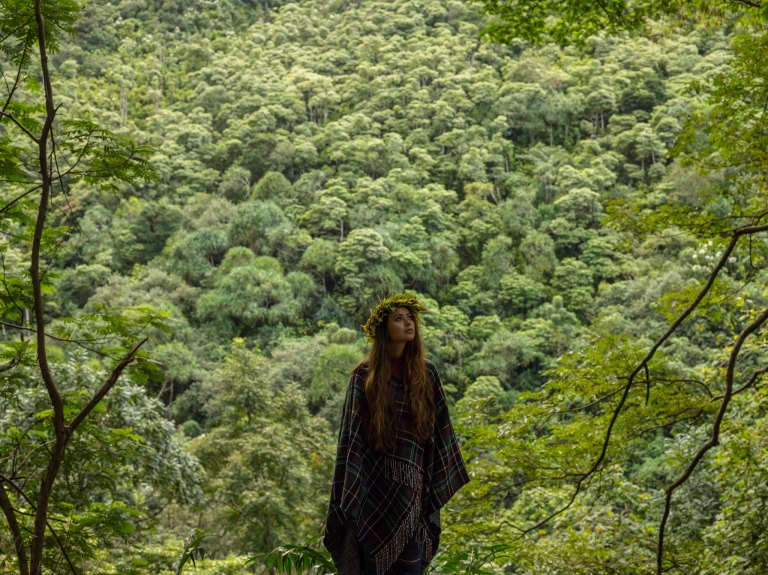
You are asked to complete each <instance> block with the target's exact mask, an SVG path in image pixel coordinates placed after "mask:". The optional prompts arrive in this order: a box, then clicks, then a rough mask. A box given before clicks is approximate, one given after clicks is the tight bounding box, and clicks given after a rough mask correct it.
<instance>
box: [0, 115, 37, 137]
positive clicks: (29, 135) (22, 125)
mask: <svg viewBox="0 0 768 575" xmlns="http://www.w3.org/2000/svg"><path fill="white" fill-rule="evenodd" d="M0 118H8V119H9V120H10V121H11V122H13V123H14V124H16V127H17V128H18V129H19V130H21V131H22V132H24V133H25V134H26V135H27V137H28V138H29V139H30V140H32V141H33V142H34V143H35V144H38V145H39V144H40V139H39V138H38V137H37V136H35V135H34V134H33V133H32V132H30V131H29V129H28V128H27V127H26V126H25V125H24V124H22V123H21V122H19V121H18V120H17V119H16V116H14V115H13V114H9V113H8V112H5V111H0Z"/></svg>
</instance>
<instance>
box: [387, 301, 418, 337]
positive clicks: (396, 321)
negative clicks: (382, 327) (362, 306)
mask: <svg viewBox="0 0 768 575" xmlns="http://www.w3.org/2000/svg"><path fill="white" fill-rule="evenodd" d="M387 335H388V336H389V341H390V342H391V343H406V342H409V341H413V338H414V337H416V318H414V317H413V313H411V310H409V309H408V308H407V307H398V308H396V309H394V310H393V311H392V313H390V314H389V315H388V316H387Z"/></svg>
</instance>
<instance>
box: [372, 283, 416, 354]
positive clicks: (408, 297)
mask: <svg viewBox="0 0 768 575" xmlns="http://www.w3.org/2000/svg"><path fill="white" fill-rule="evenodd" d="M399 307H407V308H408V309H409V310H411V313H412V314H413V318H414V319H415V320H418V319H419V313H421V312H423V311H425V310H426V309H427V308H426V306H424V304H422V303H420V302H419V300H418V299H416V296H415V295H413V294H408V293H401V294H397V295H393V296H392V297H387V298H384V299H382V300H380V301H379V304H378V305H377V306H376V308H375V309H374V310H372V311H371V315H370V316H368V321H367V322H365V325H363V326H362V328H363V331H364V332H365V336H366V339H367V340H368V341H369V342H370V343H372V342H373V340H374V339H375V335H376V328H377V327H378V325H379V324H380V323H381V322H382V321H384V318H385V317H387V315H389V314H390V313H392V311H393V310H396V309H397V308H399Z"/></svg>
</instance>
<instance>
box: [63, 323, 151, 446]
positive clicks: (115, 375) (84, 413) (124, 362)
mask: <svg viewBox="0 0 768 575" xmlns="http://www.w3.org/2000/svg"><path fill="white" fill-rule="evenodd" d="M146 341H147V338H146V337H145V338H144V339H142V340H141V341H140V342H139V343H137V344H136V345H135V346H134V348H133V349H132V350H131V351H129V352H128V353H127V354H125V356H124V357H123V359H121V360H120V363H118V364H117V365H116V366H115V368H114V369H113V370H112V373H110V374H109V377H108V378H107V380H106V381H105V382H104V383H103V384H102V385H101V387H100V388H99V389H98V390H97V391H96V393H95V394H94V395H93V397H92V398H91V400H90V401H89V402H88V403H86V404H85V406H84V407H83V408H82V409H81V410H80V412H79V413H78V414H77V415H75V417H74V418H73V419H72V422H71V423H70V424H69V425H68V426H67V435H68V436H70V435H72V433H73V432H74V431H75V429H77V427H78V426H79V425H80V424H81V423H82V422H83V420H84V419H85V418H86V417H88V414H89V413H91V411H92V410H93V408H94V407H96V405H98V403H99V402H100V401H101V400H102V399H103V398H104V396H105V395H106V394H107V392H108V391H109V390H110V389H112V387H113V386H114V385H115V383H117V380H118V379H119V378H120V376H121V375H122V373H123V370H125V368H126V367H128V365H129V364H130V363H131V362H132V361H133V360H134V359H135V358H136V357H135V356H136V352H138V351H139V348H140V347H141V346H142V345H144V343H145V342H146Z"/></svg>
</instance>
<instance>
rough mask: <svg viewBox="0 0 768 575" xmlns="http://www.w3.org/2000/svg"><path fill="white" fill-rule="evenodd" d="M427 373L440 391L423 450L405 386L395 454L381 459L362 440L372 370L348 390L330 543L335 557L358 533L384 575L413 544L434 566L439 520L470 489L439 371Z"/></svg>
mask: <svg viewBox="0 0 768 575" xmlns="http://www.w3.org/2000/svg"><path fill="white" fill-rule="evenodd" d="M427 371H428V373H429V376H430V379H431V380H432V382H433V384H434V388H435V427H434V429H433V431H432V434H431V436H430V438H429V439H428V440H427V441H426V442H425V443H423V444H419V443H418V441H417V440H416V438H415V437H414V434H413V418H412V417H411V413H410V405H409V402H408V400H407V399H408V398H407V386H406V385H404V384H403V382H401V381H398V380H397V379H392V380H391V381H390V389H391V391H392V398H393V409H394V422H395V423H394V425H393V430H394V431H396V433H397V436H396V442H395V448H394V449H393V450H392V451H390V452H386V453H381V452H377V451H375V450H374V449H373V448H372V447H370V446H369V445H368V444H367V442H366V441H365V439H364V438H363V427H362V417H363V414H364V413H365V394H364V392H363V385H364V382H365V378H366V376H367V370H366V369H365V368H361V369H358V370H356V371H355V373H353V374H352V377H351V378H350V382H349V386H348V387H347V394H346V399H345V402H344V410H343V413H342V423H341V429H340V431H339V446H338V451H337V455H336V469H335V472H334V476H333V485H332V487H331V502H330V506H329V509H328V517H327V521H326V531H325V539H324V543H325V546H326V547H327V548H328V550H329V551H331V554H332V555H335V554H336V553H337V552H338V551H339V546H340V545H341V541H342V540H343V535H344V531H345V529H346V528H348V527H349V526H350V524H351V525H353V526H354V529H355V531H356V534H357V540H358V541H359V542H360V544H361V545H362V546H363V548H364V549H365V552H366V555H368V556H372V557H374V558H375V561H376V572H377V573H378V574H379V575H381V574H383V573H386V572H387V571H388V570H389V569H390V567H392V564H393V563H394V562H395V560H396V559H397V558H398V556H399V555H400V554H401V552H402V551H403V549H404V548H405V546H406V544H407V543H409V542H410V541H412V540H414V539H415V541H417V542H419V543H422V544H424V548H425V549H426V557H425V559H426V563H427V564H428V563H429V561H430V560H431V558H432V556H433V555H434V552H435V550H436V549H437V544H438V540H439V537H440V527H439V524H438V522H437V521H435V520H433V519H434V518H436V517H438V513H437V512H438V511H439V510H440V508H441V507H442V506H443V505H445V504H446V503H447V502H448V500H449V499H450V498H451V497H452V496H453V494H454V493H456V491H457V490H458V489H459V488H460V487H461V486H462V485H464V484H465V483H467V482H468V481H469V476H468V475H467V471H466V468H465V467H464V460H463V459H462V457H461V452H460V451H459V446H458V443H457V442H456V436H455V434H454V432H453V427H452V426H451V420H450V417H449V415H448V406H447V404H446V400H445V394H444V392H443V387H442V385H441V383H440V377H439V376H438V374H437V369H435V366H434V365H433V364H432V363H431V362H428V364H427Z"/></svg>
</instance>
